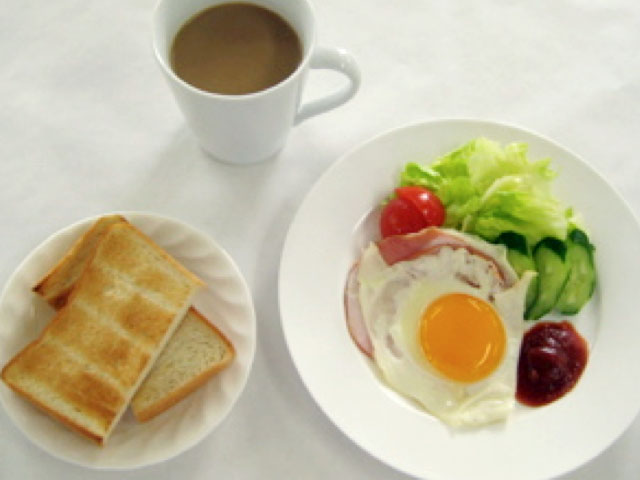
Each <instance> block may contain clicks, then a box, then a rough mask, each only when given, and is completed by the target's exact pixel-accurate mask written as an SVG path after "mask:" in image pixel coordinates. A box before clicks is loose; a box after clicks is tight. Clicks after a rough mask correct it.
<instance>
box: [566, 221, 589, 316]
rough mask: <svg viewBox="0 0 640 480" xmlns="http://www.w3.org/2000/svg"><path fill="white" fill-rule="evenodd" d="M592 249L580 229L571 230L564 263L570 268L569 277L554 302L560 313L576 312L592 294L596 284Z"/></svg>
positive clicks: (570, 313) (572, 313)
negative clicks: (556, 300)
mask: <svg viewBox="0 0 640 480" xmlns="http://www.w3.org/2000/svg"><path fill="white" fill-rule="evenodd" d="M593 250H594V247H593V245H591V243H590V242H589V238H588V237H587V235H586V234H585V233H584V232H583V231H582V230H579V229H575V230H572V231H571V233H570V234H569V236H568V238H567V257H566V263H567V265H568V267H569V269H570V272H569V278H568V279H567V283H566V285H565V286H564V289H563V290H562V293H561V294H560V297H559V298H558V302H557V303H556V309H557V310H558V311H559V312H560V313H564V314H566V315H574V314H576V313H578V312H579V311H580V309H581V308H582V306H583V305H584V304H585V303H587V301H588V300H589V299H590V298H591V295H593V290H594V288H595V284H596V269H595V266H594V263H593Z"/></svg>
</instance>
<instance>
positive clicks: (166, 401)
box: [34, 215, 235, 421]
mask: <svg viewBox="0 0 640 480" xmlns="http://www.w3.org/2000/svg"><path fill="white" fill-rule="evenodd" d="M120 222H123V223H124V222H126V220H125V219H124V218H123V217H120V216H119V215H112V216H105V217H102V218H100V219H98V220H97V221H96V222H95V223H94V224H93V226H92V227H91V228H90V229H89V230H88V231H87V232H86V233H85V234H84V235H82V237H80V238H79V239H78V241H77V242H76V243H75V244H74V245H73V246H72V248H71V249H70V250H69V252H67V253H66V254H65V255H64V257H63V258H62V260H61V261H60V262H59V263H58V264H57V265H56V266H55V267H54V268H53V269H52V270H51V272H50V273H48V274H47V275H46V276H45V278H43V279H42V280H41V281H40V282H39V283H38V286H37V287H36V288H34V291H35V292H37V293H38V294H40V295H42V296H43V297H44V298H45V299H46V300H47V301H48V302H49V303H50V304H51V305H52V306H53V307H54V308H56V309H57V308H61V307H63V306H64V305H65V304H66V301H67V295H68V292H69V291H70V290H71V289H72V288H73V286H74V285H75V282H76V281H77V279H78V277H79V276H80V274H81V273H82V268H84V266H85V265H86V263H87V261H88V258H90V254H91V253H92V249H95V246H96V245H97V243H98V242H97V239H98V237H100V236H102V235H103V234H104V232H105V231H106V229H107V228H108V227H109V226H110V225H113V224H114V223H120ZM234 356H235V351H234V349H233V346H232V344H231V343H230V342H229V340H228V339H227V338H226V337H225V336H224V335H223V334H222V333H221V332H220V331H219V330H218V329H217V328H216V327H215V326H213V325H211V324H210V323H209V321H208V320H207V319H206V318H205V317H204V316H203V315H202V314H201V313H200V312H198V311H197V310H196V309H194V308H193V307H191V308H190V309H189V311H188V312H187V314H186V315H185V318H184V320H183V321H182V323H181V324H180V326H179V327H178V329H177V330H176V332H175V333H174V334H173V335H172V337H171V338H170V339H169V341H168V342H167V345H166V347H165V348H164V350H163V351H162V353H161V354H160V356H159V357H158V359H157V361H156V364H155V366H154V367H153V368H152V369H151V371H150V372H149V374H148V375H147V377H146V378H145V380H144V381H143V382H142V385H141V386H140V388H139V390H138V392H137V393H136V394H135V396H134V397H133V400H132V404H131V406H132V409H133V412H134V414H135V416H136V418H137V419H138V420H140V421H147V420H150V419H151V418H153V417H155V416H156V415H158V414H160V413H162V412H163V411H164V410H166V409H168V408H169V407H171V406H172V405H175V404H176V403H177V402H178V401H180V400H181V399H183V398H184V397H186V396H187V395H189V393H191V392H193V391H194V390H196V389H197V388H199V387H200V386H201V385H202V384H203V383H204V382H205V381H206V380H208V379H209V378H210V377H211V376H213V375H214V374H215V373H217V372H219V371H220V370H222V369H224V368H225V367H227V366H228V365H229V363H230V362H231V361H232V360H233V358H234ZM161 366H162V367H161ZM174 366H175V372H174V371H170V372H169V371H168V370H170V369H172V368H173V367H174Z"/></svg>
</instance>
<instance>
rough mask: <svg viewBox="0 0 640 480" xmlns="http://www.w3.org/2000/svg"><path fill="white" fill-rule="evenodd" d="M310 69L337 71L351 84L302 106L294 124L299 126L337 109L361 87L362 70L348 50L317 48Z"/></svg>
mask: <svg viewBox="0 0 640 480" xmlns="http://www.w3.org/2000/svg"><path fill="white" fill-rule="evenodd" d="M309 67H310V68H312V69H325V70H336V71H338V72H340V73H342V74H344V75H345V76H346V77H347V79H348V80H349V83H348V84H347V85H345V86H343V87H341V88H340V89H339V90H337V91H335V92H333V93H330V94H329V95H327V96H326V97H323V98H319V99H317V100H312V101H311V102H308V103H305V104H304V105H302V107H301V108H300V110H298V113H297V114H296V118H295V121H294V124H295V125H297V124H299V123H300V122H302V121H303V120H306V119H307V118H309V117H313V116H314V115H318V114H319V113H323V112H326V111H327V110H331V109H332V108H336V107H338V106H340V105H342V104H343V103H345V102H346V101H347V100H349V99H350V98H351V97H353V96H354V95H355V94H356V92H357V91H358V87H360V70H359V69H358V65H357V64H356V61H355V59H354V58H353V56H352V55H351V54H350V53H348V52H347V51H346V50H343V49H341V48H332V47H316V48H315V49H314V51H313V54H312V56H311V61H310V64H309Z"/></svg>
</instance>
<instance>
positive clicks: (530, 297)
mask: <svg viewBox="0 0 640 480" xmlns="http://www.w3.org/2000/svg"><path fill="white" fill-rule="evenodd" d="M507 260H509V263H510V264H511V266H512V267H513V269H514V270H515V271H516V273H517V274H518V277H522V275H523V274H524V272H527V271H531V272H537V271H538V270H537V269H536V264H535V262H534V261H533V257H532V256H531V255H525V254H523V253H521V252H519V251H518V250H511V249H508V250H507ZM538 284H539V282H538V275H536V276H535V277H533V278H532V279H531V282H529V288H528V290H527V299H526V302H525V311H528V310H529V309H530V308H531V307H532V306H533V303H534V302H535V301H536V298H537V297H538Z"/></svg>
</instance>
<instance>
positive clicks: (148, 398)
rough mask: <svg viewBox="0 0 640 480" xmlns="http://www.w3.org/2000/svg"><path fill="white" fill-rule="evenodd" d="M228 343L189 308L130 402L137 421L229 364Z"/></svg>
mask: <svg viewBox="0 0 640 480" xmlns="http://www.w3.org/2000/svg"><path fill="white" fill-rule="evenodd" d="M234 356H235V351H234V349H233V346H232V345H231V342H229V340H227V338H225V336H224V335H223V334H222V333H221V332H220V331H219V330H218V329H217V328H216V327H214V326H213V325H211V324H210V323H209V322H208V321H207V319H206V318H205V317H203V316H202V314H201V313H200V312H198V311H197V310H196V309H194V308H191V309H190V310H189V311H188V312H187V315H186V316H185V317H184V320H182V323H181V324H180V326H179V327H178V329H177V330H176V332H175V333H174V334H173V336H172V337H171V340H170V341H169V343H167V346H166V347H165V348H164V350H163V351H162V354H161V355H160V356H159V357H158V360H157V361H156V363H155V364H154V365H153V368H152V369H151V371H150V372H149V376H148V377H147V378H146V380H145V381H144V382H143V383H142V385H141V386H140V388H139V389H138V391H137V392H136V394H135V395H134V397H133V400H132V401H131V409H132V411H133V414H134V415H135V417H136V419H138V421H140V422H146V421H147V420H151V419H152V418H153V417H155V416H156V415H158V414H160V413H162V412H164V411H165V410H167V409H168V408H169V407H171V406H173V405H175V404H176V403H178V402H179V401H180V400H182V399H183V398H185V397H186V396H187V395H189V394H190V393H191V392H193V391H194V390H196V389H197V388H198V387H200V386H201V385H203V384H204V383H205V382H206V381H207V380H208V379H209V378H211V377H212V376H213V375H214V374H215V373H217V372H219V371H220V370H222V369H224V368H225V367H227V366H228V365H229V363H231V360H233V358H234Z"/></svg>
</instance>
